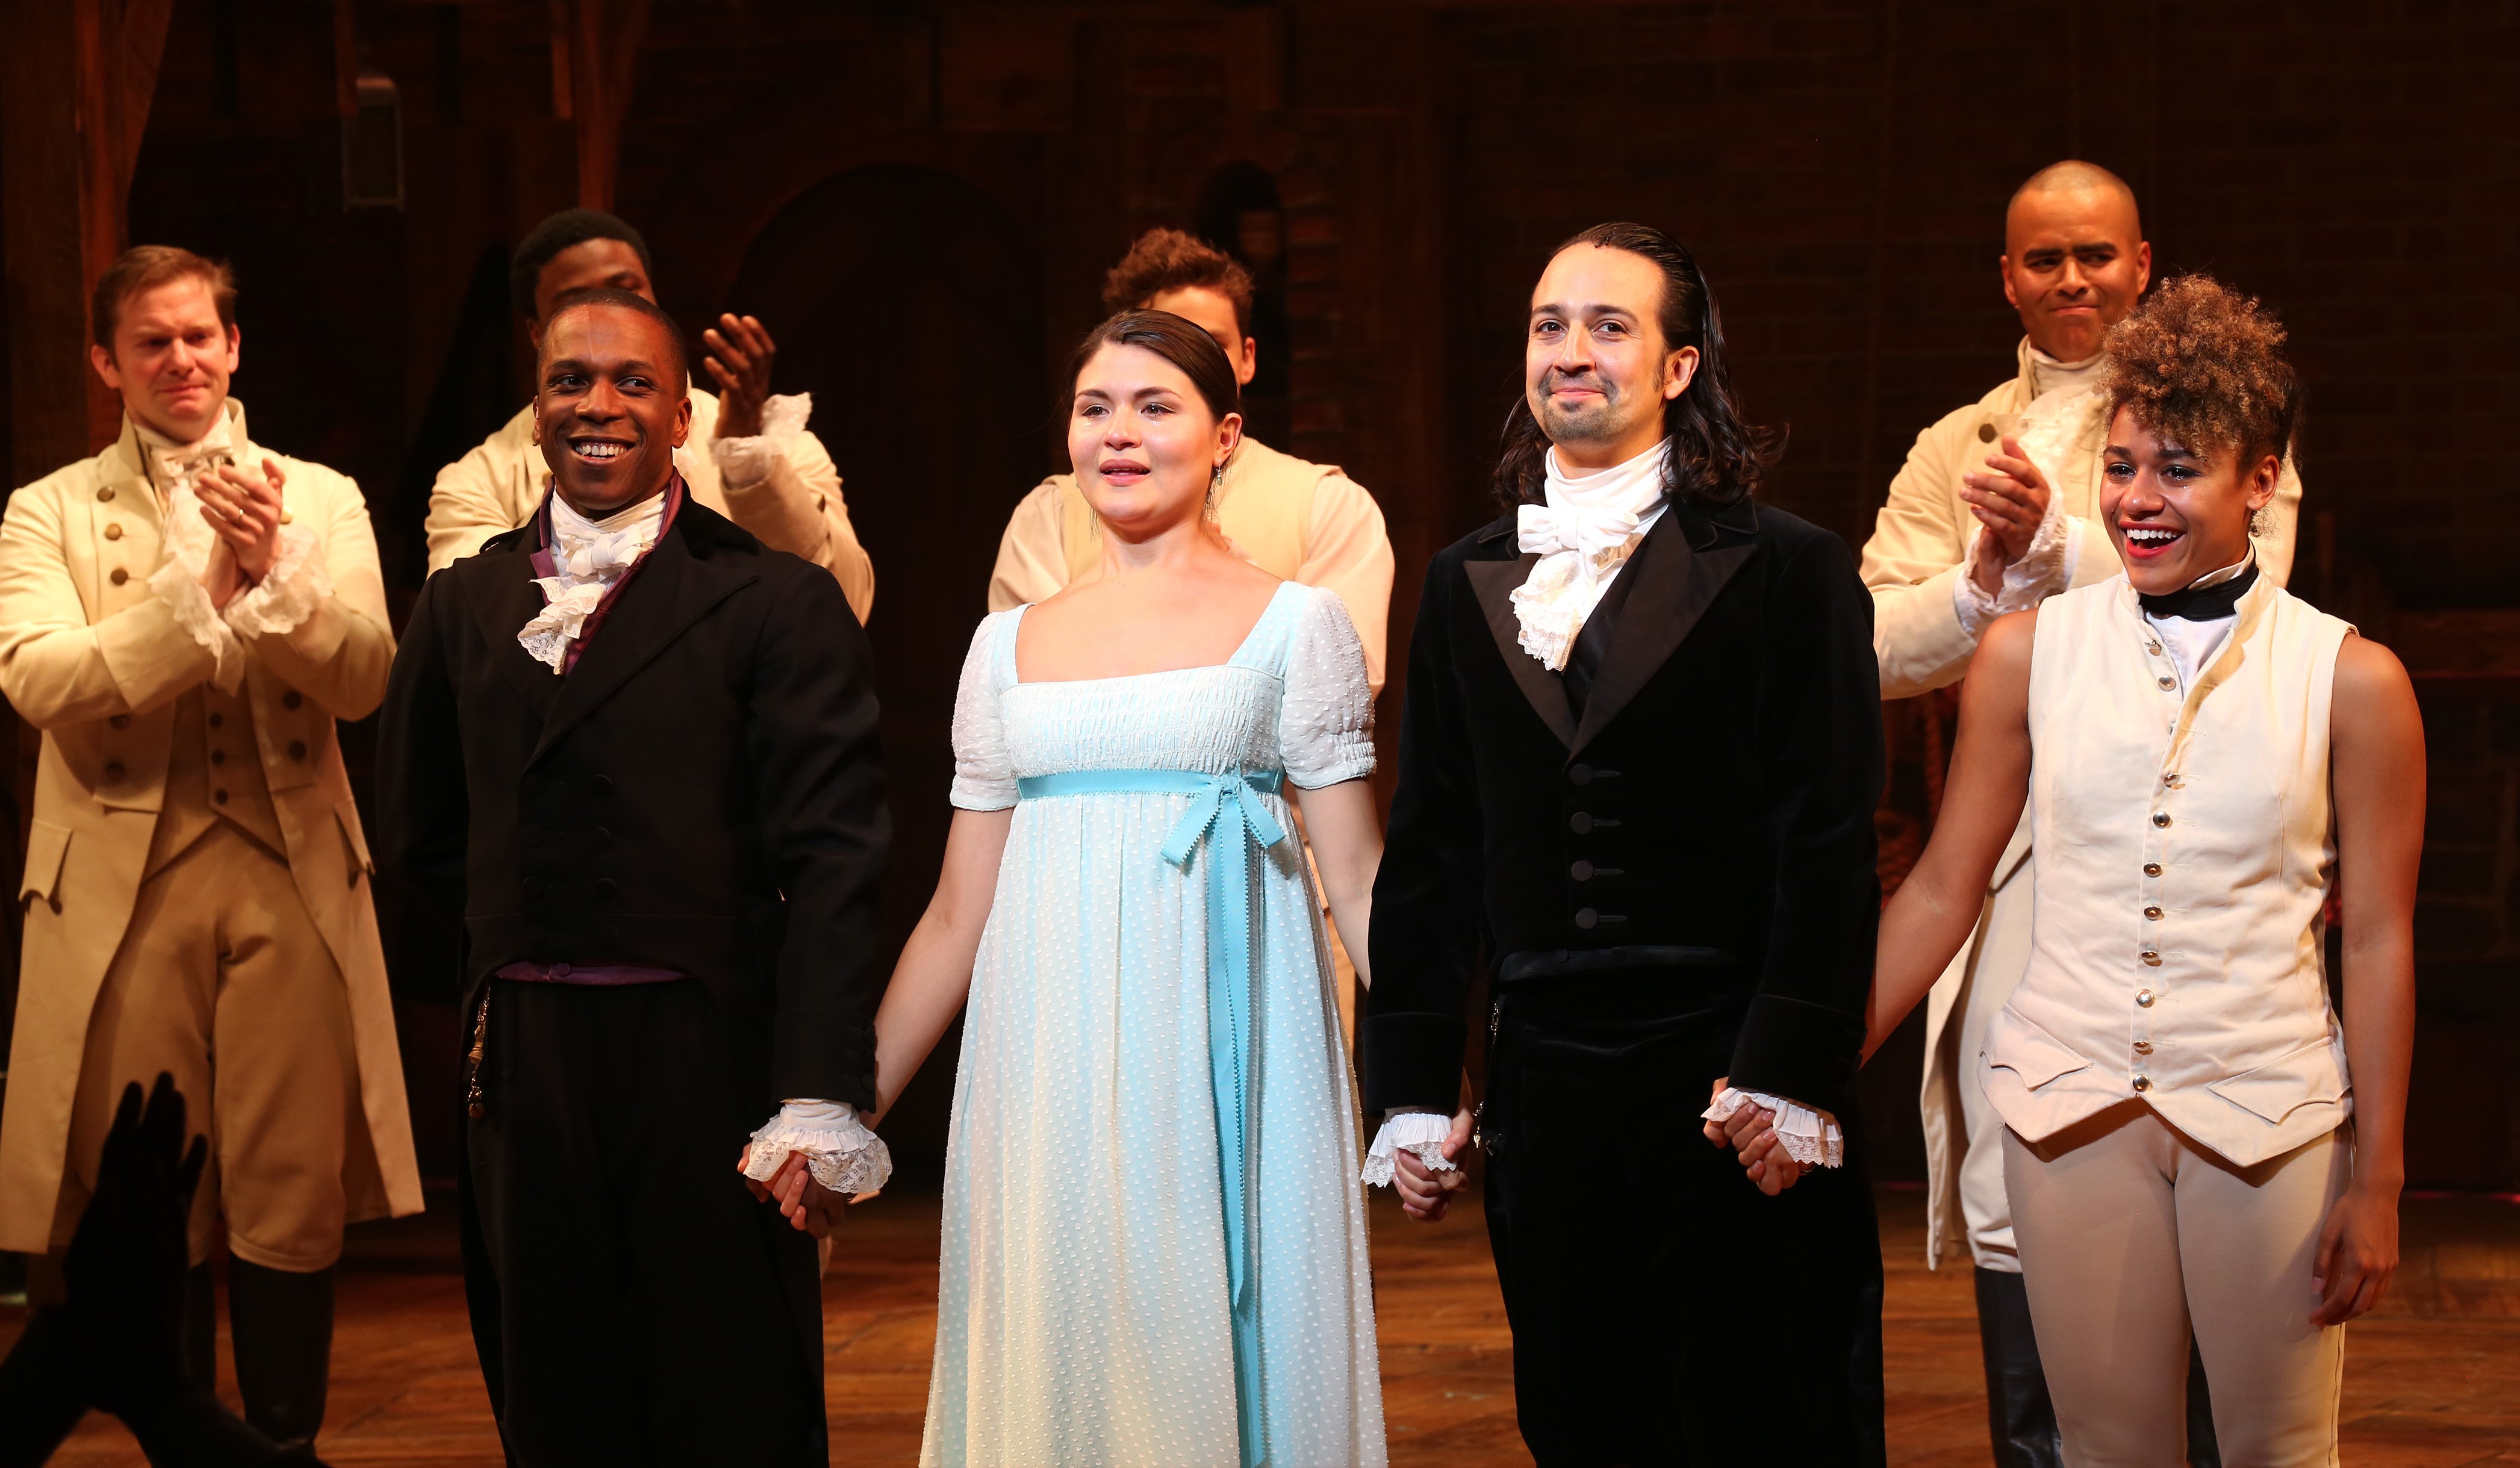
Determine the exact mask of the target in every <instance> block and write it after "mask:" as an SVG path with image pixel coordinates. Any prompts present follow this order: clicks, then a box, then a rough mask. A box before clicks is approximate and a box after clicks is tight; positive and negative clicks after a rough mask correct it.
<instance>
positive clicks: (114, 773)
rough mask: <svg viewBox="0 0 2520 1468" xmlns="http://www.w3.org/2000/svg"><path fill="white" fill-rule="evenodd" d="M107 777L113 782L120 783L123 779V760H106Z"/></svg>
mask: <svg viewBox="0 0 2520 1468" xmlns="http://www.w3.org/2000/svg"><path fill="white" fill-rule="evenodd" d="M105 778H106V779H107V780H109V781H111V782H113V783H120V781H121V779H122V761H120V760H107V761H106V762H105Z"/></svg>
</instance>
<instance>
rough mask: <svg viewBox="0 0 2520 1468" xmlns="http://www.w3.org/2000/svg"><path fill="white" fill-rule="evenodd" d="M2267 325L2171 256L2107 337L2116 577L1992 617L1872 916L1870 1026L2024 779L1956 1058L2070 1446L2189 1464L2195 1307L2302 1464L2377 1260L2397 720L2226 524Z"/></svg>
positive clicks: (2260, 1417)
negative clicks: (2023, 925)
mask: <svg viewBox="0 0 2520 1468" xmlns="http://www.w3.org/2000/svg"><path fill="white" fill-rule="evenodd" d="M2282 342H2283V331H2282V328H2281V327H2279V326H2278V325H2276V323H2275V322H2274V320H2273V318H2272V317H2271V316H2270V315H2268V314H2267V313H2265V312H2263V311H2262V310H2260V309H2259V307H2258V305H2257V303H2256V302H2255V301H2253V300H2248V299H2246V298H2244V297H2241V296H2239V295H2237V294H2235V293H2234V292H2232V291H2230V290H2228V289H2226V288H2224V287H2222V286H2220V285H2218V284H2216V283H2215V282H2213V281H2211V280H2208V279H2205V278H2203V277H2189V278H2187V279H2185V280H2183V281H2175V282H2172V283H2170V284H2169V285H2167V286H2164V287H2163V288H2162V289H2160V290H2159V291H2157V292H2156V293H2155V294H2154V295H2153V297H2152V298H2151V299H2150V300H2149V301H2147V302H2146V303H2145V304H2144V305H2143V306H2142V307H2141V308H2140V309H2138V311H2137V312H2136V313H2135V314H2133V315H2132V316H2130V317H2128V318H2127V319H2126V320H2125V321H2124V322H2122V323H2120V324H2119V325H2118V326H2116V327H2114V328H2112V329H2111V331H2110V333H2109V341H2108V348H2109V353H2110V358H2111V365H2110V371H2109V378H2108V385H2107V391H2108V394H2109V420H2108V422H2109V432H2108V447H2107V449H2106V452H2105V457H2104V459H2103V468H2102V479H2103V483H2102V486H2101V489H2100V510H2101V520H2102V523H2103V525H2104V526H2105V528H2106V529H2107V531H2108V534H2109V538H2110V540H2111V541H2112V542H2113V543H2114V544H2115V546H2116V548H2117V552H2118V555H2119V556H2120V558H2121V560H2122V561H2123V562H2124V564H2125V566H2126V574H2125V575H2123V576H2119V577H2113V578H2110V579H2109V580H2106V581H2102V582H2097V583H2094V584H2092V585H2089V586H2084V587H2077V588H2075V589H2074V590H2072V591H2069V592H2066V593H2063V594H2062V595H2059V596H2057V597H2054V598H2051V599H2049V600H2048V601H2047V602H2045V603H2044V604H2043V605H2042V606H2040V608H2039V609H2038V610H2036V611H2028V612H2020V613H2016V614H2013V615H2011V616H2007V617H2004V618H2003V619H2001V620H2000V621H1998V622H1997V623H1996V624H1995V625H1994V626H1993V627H1992V628H1990V629H1989V631H1988V633H1987V637H1986V641H1985V643H1984V645H1983V646H1982V648H1981V650H1980V652H1979V654H1978V658H1977V661H1976V664H1975V666H1974V667H1973V668H1972V669H1971V676H1970V678H1969V681H1968V686H1967V689H1966V691H1965V693H1964V694H1963V698H1962V703H1961V711H1960V733H1959V739H1958V746H1957V750H1956V752H1955V755H1954V759H1953V764H1952V776H1951V779H1950V782H1949V784H1948V785H1947V787H1946V794H1945V797H1944V804H1943V810H1942V816H1941V819H1940V821H1939V823H1937V825H1936V828H1935V832H1934V839H1933V842H1932V844H1931V846H1930V847H1929V848H1928V849H1927V851H1926V853H1925V856H1924V859H1923V860H1922V861H1921V862H1920V863H1919V864H1918V866H1917V867H1916V869H1915V871H1914V873H1913V875H1911V876H1910V878H1909V879H1908V881H1907V883H1906V885H1904V886H1902V887H1901V888H1900V890H1899V894H1898V896H1897V898H1896V899H1894V900H1893V901H1892V903H1891V904H1890V907H1889V909H1888V911H1887V912H1885V913H1884V914H1883V917H1882V924H1881V940H1880V961H1879V965H1878V968H1877V970H1876V973H1875V978H1874V993H1873V1013H1872V1015H1871V1022H1870V1042H1869V1043H1870V1044H1871V1045H1878V1044H1880V1042H1881V1040H1882V1039H1883V1038H1884V1037H1886V1036H1887V1035H1888V1034H1889V1032H1890V1030H1891V1028H1892V1027H1894V1026H1895V1025H1896V1024H1897V1023H1898V1021H1899V1019H1900V1018H1901V1017H1902V1016H1904V1015H1905V1014H1906V1013H1907V1011H1908V1010H1909V1008H1911V1007H1912V1006H1913V1004H1914V1003H1915V1002H1916V1001H1917V999H1918V998H1919V997H1921V996H1922V995H1923V994H1924V993H1925V990H1926V988H1927V986H1928V985H1930V984H1931V983H1932V982H1933V979H1934V976H1935V975H1936V974H1938V973H1940V972H1941V971H1942V969H1943V966H1944V965H1945V964H1946V963H1948V962H1949V961H1950V960H1951V957H1952V955H1953V954H1954V953H1956V952H1957V951H1958V949H1959V947H1960V945H1961V944H1962V943H1963V942H1965V941H1966V940H1967V938H1968V935H1969V931H1970V929H1971V926H1972V925H1973V924H1974V923H1975V922H1976V920H1977V917H1978V912H1979V908H1980V905H1981V904H1980V899H1981V895H1982V894H1983V893H1984V892H1985V890H1986V882H1987V877H1988V874H1989V873H1990V872H1991V871H1992V869H1993V868H1994V867H1995V864H1996V860H1997V858H1998V857H1999V855H2000V854H2001V853H2002V851H2003V846H2004V843H2005V841H2006V840H2007V838H2009V837H2010V835H2011V834H2012V830H2013V826H2014V823H2015V822H2016V821H2017V820H2018V819H2019V818H2020V815H2021V812H2022V810H2023V808H2024V805H2025V804H2026V805H2027V807H2028V809H2029V814H2030V824H2031V827H2032V831H2033V836H2032V841H2033V844H2034V845H2035V846H2036V848H2037V849H2038V851H2039V853H2040V857H2039V866H2038V870H2037V873H2036V876H2035V879H2034V880H2035V883H2036V885H2035V887H2034V889H2033V893H2032V916H2031V925H2032V939H2031V956H2030V962H2029V967H2028V970H2027V972H2026V973H2025V974H2024V975H2023V977H2022V980H2021V986H2020V988H2019V989H2018V990H2017V991H2015V992H2014V994H2013V996H2012V998H2011V1000H2010V1001H2009V1002H2007V1003H2006V1004H2005V1005H2004V1006H2003V1011H2002V1012H2001V1013H2000V1014H1998V1015H1997V1016H1996V1018H1995V1021H1994V1023H1993V1024H1992V1025H1990V1026H1989V1029H1988V1033H1987V1039H1986V1042H1985V1045H1984V1047H1983V1049H1982V1051H1981V1052H1980V1054H1979V1055H1978V1056H1976V1057H1975V1069H1976V1079H1977V1084H1979V1085H1980V1086H1982V1087H1983V1088H1984V1090H1985V1092H1986V1095H1987V1098H1988V1100H1989V1102H1990V1103H1991V1104H1992V1105H1993V1106H1994V1107H1995V1109H1996V1110H1997V1112H1998V1113H1999V1114H2000V1115H2002V1117H2003V1122H2004V1125H2005V1129H2006V1130H2005V1134H2004V1139H2003V1145H2004V1182H2005V1188H2006V1190H2007V1192H2008V1193H2009V1195H2010V1197H2011V1200H2012V1208H2013V1218H2014V1225H2015V1228H2016V1230H2017V1235H2018V1238H2019V1243H2020V1248H2021V1260H2022V1268H2023V1273H2024V1276H2025V1278H2026V1280H2027V1283H2028V1285H2029V1293H2030V1308H2031V1314H2032V1318H2033V1320H2034V1322H2035V1323H2036V1325H2037V1327H2038V1330H2039V1336H2040V1347H2041V1354H2042V1356H2043V1357H2046V1360H2047V1363H2048V1384H2049V1387H2050V1389H2051V1391H2052V1392H2053V1394H2054V1397H2055V1401H2056V1415H2057V1419H2058V1422H2059V1424H2060V1425H2061V1427H2062V1429H2063V1433H2064V1442H2065V1456H2066V1459H2067V1461H2068V1462H2070V1463H2073V1464H2075V1465H2078V1468H2081V1465H2097V1464H2109V1465H2118V1464H2126V1465H2144V1468H2172V1465H2175V1464H2179V1463H2183V1462H2184V1461H2185V1457H2184V1448H2185V1445H2184V1443H2183V1437H2184V1433H2185V1429H2184V1421H2185V1416H2184V1411H2183V1395H2184V1393H2185V1390H2186V1383H2187V1355H2188V1343H2189V1339H2190V1335H2191V1332H2192V1333H2193V1337H2194V1339H2195V1343H2196V1346H2197V1348H2198V1350H2199V1351H2200V1352H2201V1353H2202V1355H2203V1357H2204V1360H2205V1368H2206V1373H2207V1375H2208V1376H2209V1377H2211V1378H2212V1380H2213V1382H2214V1403H2213V1404H2214V1424H2215V1431H2216V1434H2217V1435H2218V1436H2219V1437H2220V1439H2221V1441H2222V1450H2223V1452H2224V1454H2225V1455H2226V1457H2227V1459H2228V1461H2231V1462H2235V1463H2250V1464H2267V1465H2275V1464H2323V1463H2330V1462H2333V1461H2334V1457H2333V1452H2334V1449H2335V1441H2336V1411H2337V1394H2338V1385H2339V1382H2340V1379H2341V1374H2342V1371H2343V1364H2344V1331H2343V1326H2344V1323H2345V1322H2346V1321H2348V1320H2351V1319H2353V1318H2354V1317H2355V1316H2357V1315H2360V1314H2362V1313H2363V1312H2366V1311H2368V1310H2369V1309H2370V1308H2371V1307H2372V1306H2373V1305H2375V1304H2376V1303H2378V1300H2379V1298H2380V1295H2381V1293H2382V1292H2383V1291H2385V1290H2386V1289H2387V1287H2388V1283H2389V1277H2390V1274H2391V1272H2392V1271H2393V1270H2394V1269H2395V1268H2396V1265H2397V1255H2398V1223H2397V1200H2398V1192H2399V1189H2400V1187H2401V1185H2402V1183H2403V1181H2404V1171H2405V1169H2404V1160H2403V1151H2402V1145H2401V1143H2402V1137H2403V1133H2404V1123H2405V1109H2406V1094H2407V1072H2408V1052H2409V1048H2410V1039H2411V1033H2412V1030H2413V1018H2414V970H2413V960H2412V936H2411V932H2412V912H2413V907H2414V889H2415V865H2416V858H2417V854H2418V852H2419V851H2420V849H2421V847H2422V842H2423V809H2424V791H2423V781H2424V775H2423V771H2424V749H2423V730H2422V726H2421V723H2420V720H2419V717H2418V715H2417V713H2416V708H2415V700H2414V690H2413V688H2412V686H2411V685H2410V684H2409V683H2408V680H2407V675H2406V672H2405V670H2404V669H2403V668H2401V667H2400V666H2399V664H2398V661H2397V659H2396V658H2395V657H2393V656H2391V655H2390V654H2389V652H2388V651H2387V650H2386V649H2385V648H2382V647H2378V646H2375V645H2372V644H2370V643H2368V642H2365V641H2363V639H2361V638H2359V637H2358V636H2356V635H2355V632H2354V629H2353V628H2352V627H2350V626H2348V625H2347V624H2345V623H2343V622H2340V621H2338V620H2337V619H2336V618H2334V617H2331V616H2328V615H2326V614H2325V613H2323V612H2320V611H2318V610H2317V609H2316V608H2314V607H2312V606H2310V605H2309V604H2308V603H2306V602H2303V601H2300V600H2298V599H2296V598H2294V597H2292V596H2291V595H2289V594H2288V593H2286V592H2285V591H2283V590H2282V589H2281V588H2280V587H2278V586H2276V585H2275V584H2274V582H2273V579H2272V578H2271V577H2269V576H2265V575H2262V574H2260V568H2259V566H2258V564H2257V562H2256V559H2255V557H2254V556H2253V554H2252V552H2251V550H2250V543H2249V531H2250V522H2251V519H2252V516H2254V515H2255V514H2256V513H2257V512H2260V511H2262V510H2264V509H2265V508H2266V506H2267V505H2268V503H2269V502H2270V501H2271V500H2273V498H2274V495H2275V489H2276V484H2277V481H2278V479H2279V477H2280V476H2281V474H2282V471H2283V468H2284V463H2285V460H2286V459H2287V458H2289V457H2290V455H2289V447H2290V443H2291V438H2292V424H2293V420H2294V416H2295V410H2296V406H2297V403H2298V398H2299V392H2298V388H2297V384H2296V379H2295V378H2294V376H2293V372H2292V369H2291V367H2290V365H2289V364H2288V363H2287V362H2286V361H2285V359H2284V356H2283V353H2282ZM2340 869H2341V870H2342V871H2344V872H2347V873H2350V874H2351V875H2350V879H2349V880H2347V881H2346V882H2345V883H2344V885H2343V888H2342V896H2343V913H2344V932H2345V943H2344V955H2345V974H2344V981H2345V982H2344V1014H2343V1017H2342V1022H2341V1023H2340V1021H2339V1017H2338V1015H2337V1014H2336V1013H2335V1012H2334V1011H2333V1010H2332V1009H2331V1008H2330V1006H2329V1003H2328V988H2327V976H2326V973H2325V963H2324V960H2323V953H2324V937H2325V932H2324V922H2323V918H2322V913H2323V912H2324V911H2325V908H2326V904H2327V900H2328V896H2329V893H2330V890H2331V888H2332V887H2334V886H2335V885H2336V881H2337V876H2338V873H2339V871H2340ZM2349 1054H2350V1055H2351V1056H2352V1065H2351V1068H2350V1070H2349V1068H2348V1063H2347V1057H2348V1055H2349Z"/></svg>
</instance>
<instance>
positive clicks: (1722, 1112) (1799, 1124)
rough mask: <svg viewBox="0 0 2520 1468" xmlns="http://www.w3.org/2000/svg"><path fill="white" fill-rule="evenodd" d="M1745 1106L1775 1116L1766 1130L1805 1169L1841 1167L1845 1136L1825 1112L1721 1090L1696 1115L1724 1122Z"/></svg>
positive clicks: (1759, 1095)
mask: <svg viewBox="0 0 2520 1468" xmlns="http://www.w3.org/2000/svg"><path fill="white" fill-rule="evenodd" d="M1744 1106H1759V1107H1764V1108H1766V1109H1767V1110H1768V1111H1769V1112H1771V1113H1772V1114H1773V1116H1774V1120H1772V1121H1770V1122H1769V1123H1768V1126H1769V1128H1770V1129H1771V1130H1773V1131H1774V1132H1775V1133H1776V1134H1777V1140H1778V1142H1780V1143H1782V1144H1783V1146H1784V1149H1785V1155H1786V1156H1788V1157H1790V1158H1792V1159H1793V1160H1794V1161H1796V1162H1799V1163H1801V1164H1802V1165H1803V1166H1805V1167H1829V1168H1833V1167H1844V1166H1845V1165H1846V1134H1845V1133H1843V1132H1841V1131H1839V1130H1838V1126H1837V1118H1836V1117H1833V1116H1831V1115H1829V1114H1828V1113H1827V1112H1825V1111H1820V1110H1815V1109H1814V1108H1812V1107H1809V1106H1805V1105H1803V1104H1802V1103H1801V1102H1799V1101H1788V1100H1786V1099H1785V1098H1784V1097H1782V1096H1772V1095H1770V1094H1768V1093H1767V1092H1766V1091H1764V1090H1735V1089H1734V1088H1733V1087H1730V1086H1727V1087H1725V1088H1724V1091H1723V1094H1721V1095H1718V1096H1717V1097H1716V1098H1715V1103H1714V1104H1713V1105H1711V1106H1709V1107H1707V1108H1706V1109H1705V1110H1704V1111H1702V1112H1699V1113H1698V1115H1700V1116H1702V1117H1704V1118H1705V1119H1706V1120H1708V1121H1710V1122H1727V1121H1731V1120H1732V1119H1733V1113H1734V1112H1736V1111H1738V1110H1740V1109H1741V1108H1742V1107H1744Z"/></svg>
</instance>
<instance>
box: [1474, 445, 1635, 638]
mask: <svg viewBox="0 0 2520 1468" xmlns="http://www.w3.org/2000/svg"><path fill="white" fill-rule="evenodd" d="M1670 456H1671V440H1669V439H1664V440H1663V441H1662V442H1660V443H1658V444H1655V445H1654V446H1653V447H1652V448H1650V449H1647V450H1645V451H1644V452H1643V453H1642V454H1639V455H1638V456H1637V457H1635V458H1634V459H1631V460H1629V461H1628V462H1627V463H1625V464H1619V465H1613V466H1611V467H1608V468H1605V469H1597V470H1595V471H1594V472H1592V473H1589V474H1586V475H1584V476H1583V477H1581V478H1573V477H1570V476H1568V474H1567V473H1566V471H1565V470H1564V469H1563V468H1562V467H1559V465H1558V463H1557V451H1556V450H1555V449H1551V450H1550V451H1549V455H1548V459H1547V465H1548V476H1547V480H1546V483H1545V485H1544V493H1545V494H1546V496H1547V500H1546V503H1544V504H1539V505H1525V506H1523V507H1522V509H1521V510H1520V511H1518V512H1516V513H1515V516H1514V529H1515V532H1516V535H1517V538H1518V543H1519V545H1520V546H1521V548H1522V551H1523V553H1524V554H1525V555H1537V556H1539V557H1540V559H1539V560H1538V561H1536V562H1534V563H1533V565H1532V567H1531V574H1530V575H1529V576H1526V577H1525V578H1523V583H1522V585H1520V586H1518V587H1516V588H1514V592H1513V614H1514V619H1515V620H1516V621H1518V622H1520V623H1521V624H1522V637H1521V642H1522V650H1523V651H1525V652H1528V653H1530V654H1531V655H1532V656H1534V657H1536V658H1538V659H1540V661H1541V662H1542V663H1543V664H1544V665H1545V666H1547V667H1548V668H1549V669H1550V670H1551V671H1552V672H1557V671H1561V670H1563V669H1564V668H1565V666H1566V654H1567V653H1569V652H1571V651H1573V650H1574V647H1575V638H1576V635H1577V634H1578V633H1581V632H1582V631H1583V630H1584V619H1585V618H1587V617H1589V616H1591V615H1592V614H1593V608H1594V607H1595V606H1597V605H1598V604H1599V603H1600V601H1601V594H1602V593H1603V592H1605V591H1607V590H1609V587H1610V582H1611V581H1612V580H1613V579H1614V578H1616V577H1617V576H1618V574H1619V568H1620V567H1621V566H1623V565H1625V564H1627V561H1628V556H1629V554H1630V553H1631V552H1632V551H1634V550H1635V548H1636V538H1637V537H1638V536H1639V535H1642V534H1643V532H1644V531H1646V530H1647V529H1650V528H1651V527H1652V525H1653V522H1654V520H1655V519H1656V518H1657V517H1659V516H1660V515H1661V513H1662V512H1663V507H1664V505H1665V503H1666V502H1665V500H1664V496H1663V464H1664V462H1665V461H1666V460H1667V459H1669V458H1670Z"/></svg>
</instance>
